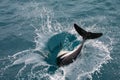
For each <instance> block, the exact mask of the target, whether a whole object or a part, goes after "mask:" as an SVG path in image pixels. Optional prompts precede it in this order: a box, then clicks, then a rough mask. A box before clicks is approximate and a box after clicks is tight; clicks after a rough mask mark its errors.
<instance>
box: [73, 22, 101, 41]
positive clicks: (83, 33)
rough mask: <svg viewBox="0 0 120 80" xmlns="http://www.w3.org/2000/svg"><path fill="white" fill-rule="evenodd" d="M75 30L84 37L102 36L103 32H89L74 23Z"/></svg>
mask: <svg viewBox="0 0 120 80" xmlns="http://www.w3.org/2000/svg"><path fill="white" fill-rule="evenodd" d="M74 28H75V30H76V31H77V32H78V33H79V34H80V35H81V36H82V37H83V39H85V40H86V39H95V38H98V37H100V36H102V35H103V34H102V33H92V32H87V31H85V30H84V29H82V28H80V27H79V26H78V25H77V24H74Z"/></svg>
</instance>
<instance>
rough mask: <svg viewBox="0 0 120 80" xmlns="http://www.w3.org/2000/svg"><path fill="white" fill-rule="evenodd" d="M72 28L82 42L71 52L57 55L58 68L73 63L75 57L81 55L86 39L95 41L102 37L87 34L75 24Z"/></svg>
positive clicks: (97, 34)
mask: <svg viewBox="0 0 120 80" xmlns="http://www.w3.org/2000/svg"><path fill="white" fill-rule="evenodd" d="M74 28H75V30H76V31H77V32H78V34H79V35H81V36H82V38H83V41H82V43H81V45H79V46H78V47H77V48H76V49H74V50H73V51H60V52H59V53H58V55H57V58H56V62H57V65H58V66H59V67H60V66H65V65H69V64H70V63H72V62H74V61H75V60H76V58H77V56H78V55H81V54H80V52H81V49H82V48H83V45H84V43H85V41H86V40H87V39H95V38H98V37H100V36H102V35H103V34H102V33H92V32H87V31H86V30H84V29H82V28H80V27H79V26H78V25H77V24H74Z"/></svg>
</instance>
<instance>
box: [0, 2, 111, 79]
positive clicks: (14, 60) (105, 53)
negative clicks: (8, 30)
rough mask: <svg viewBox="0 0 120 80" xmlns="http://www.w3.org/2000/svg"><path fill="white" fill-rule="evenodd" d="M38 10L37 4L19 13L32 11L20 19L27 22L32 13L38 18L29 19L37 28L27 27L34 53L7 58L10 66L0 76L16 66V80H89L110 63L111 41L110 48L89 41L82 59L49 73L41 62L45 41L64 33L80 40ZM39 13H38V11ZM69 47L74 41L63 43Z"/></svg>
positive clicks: (47, 66) (19, 53)
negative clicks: (37, 22)
mask: <svg viewBox="0 0 120 80" xmlns="http://www.w3.org/2000/svg"><path fill="white" fill-rule="evenodd" d="M38 6H39V4H37V5H34V6H27V7H25V8H22V9H23V11H28V9H29V7H30V8H31V7H33V8H35V7H36V8H35V11H32V12H30V13H29V15H23V14H22V16H23V17H26V16H27V18H31V14H32V13H33V12H36V9H37V12H38V13H39V15H40V16H37V17H39V19H38V18H37V17H36V14H35V19H33V20H36V19H37V20H39V21H40V24H39V26H36V25H35V24H34V23H33V24H32V23H31V24H30V25H31V26H32V27H34V29H35V33H36V37H35V39H34V40H35V41H34V42H35V43H36V47H35V49H28V50H24V51H21V52H18V53H15V54H14V55H13V56H10V57H7V60H8V61H10V62H8V63H7V64H5V65H4V67H3V68H1V71H2V72H0V76H6V74H5V73H7V72H9V73H10V72H11V71H10V70H11V69H14V68H15V67H18V66H20V67H19V68H18V69H17V70H16V74H14V76H15V78H17V79H18V80H32V79H36V80H41V79H44V80H86V79H88V78H89V79H91V80H92V76H91V75H92V73H94V72H95V71H100V68H101V67H102V64H104V63H107V61H108V60H110V59H111V57H110V51H111V49H112V48H111V44H112V41H109V43H110V44H106V43H104V42H103V41H100V40H94V41H92V40H91V41H88V42H86V44H85V47H84V48H83V50H82V56H80V57H79V58H78V59H77V60H76V61H75V62H74V63H72V64H70V65H69V66H66V67H61V68H57V70H55V71H54V72H53V73H51V71H49V69H50V68H51V66H52V65H50V64H48V63H47V62H46V61H45V58H47V57H48V55H49V54H50V51H49V50H47V49H46V43H47V41H48V40H49V39H50V38H51V37H52V36H54V35H56V34H60V33H61V32H64V31H66V32H69V33H70V34H73V35H74V36H76V37H77V38H76V40H81V39H79V35H75V34H76V33H75V31H74V30H73V29H72V28H70V27H68V26H62V25H61V24H60V23H59V22H57V21H56V20H54V19H53V17H54V14H53V13H52V11H50V10H49V9H47V8H44V7H43V8H42V9H41V8H39V7H38ZM26 9H27V10H26ZM39 9H40V11H38V10H39ZM28 12H29V11H28ZM28 12H27V13H28ZM23 13H24V12H23ZM25 13H26V12H25ZM38 13H37V15H38ZM88 30H91V28H88ZM108 39H110V38H108ZM69 43H70V44H69ZM73 43H74V41H71V42H70V40H69V39H68V38H67V37H66V38H65V40H64V46H65V47H67V46H68V45H71V44H73ZM51 46H52V45H51ZM86 46H87V47H86ZM70 48H72V49H73V47H72V46H70ZM0 61H1V60H0ZM17 65H18V66H17ZM52 67H53V66H52Z"/></svg>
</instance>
